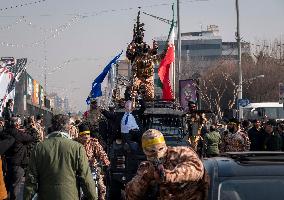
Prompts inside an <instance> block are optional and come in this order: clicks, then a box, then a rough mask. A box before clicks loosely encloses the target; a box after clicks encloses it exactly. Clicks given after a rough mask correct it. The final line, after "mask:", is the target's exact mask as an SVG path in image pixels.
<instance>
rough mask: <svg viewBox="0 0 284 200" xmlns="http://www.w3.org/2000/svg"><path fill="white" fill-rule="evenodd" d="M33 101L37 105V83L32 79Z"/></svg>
mask: <svg viewBox="0 0 284 200" xmlns="http://www.w3.org/2000/svg"><path fill="white" fill-rule="evenodd" d="M33 103H34V104H37V105H39V84H38V82H37V81H36V80H33Z"/></svg>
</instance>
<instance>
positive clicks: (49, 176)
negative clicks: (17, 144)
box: [24, 132, 97, 200]
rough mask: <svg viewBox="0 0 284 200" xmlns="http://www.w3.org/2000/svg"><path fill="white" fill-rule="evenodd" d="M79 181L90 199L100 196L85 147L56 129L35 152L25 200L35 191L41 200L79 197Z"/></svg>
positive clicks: (74, 198)
mask: <svg viewBox="0 0 284 200" xmlns="http://www.w3.org/2000/svg"><path fill="white" fill-rule="evenodd" d="M79 183H80V186H81V188H82V190H83V192H84V194H85V195H86V196H87V199H90V200H96V199H97V192H96V185H95V182H94V181H93V178H92V175H91V171H90V167H89V163H88V159H87V156H86V152H85V149H84V147H83V146H82V145H81V144H79V143H78V142H75V141H72V140H70V139H69V138H68V135H67V134H66V133H62V132H53V133H51V134H50V135H49V137H48V139H46V140H44V141H43V142H42V143H39V144H37V146H36V147H35V150H34V152H33V153H32V155H31V160H30V163H29V167H28V170H27V174H26V182H25V188H24V200H31V199H32V197H33V196H34V195H35V193H38V199H39V200H78V199H79V187H78V184H79Z"/></svg>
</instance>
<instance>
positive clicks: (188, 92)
mask: <svg viewBox="0 0 284 200" xmlns="http://www.w3.org/2000/svg"><path fill="white" fill-rule="evenodd" d="M196 86H197V81H196V80H195V79H187V80H180V81H179V98H180V105H181V107H182V108H183V110H187V109H188V102H189V101H192V102H194V103H197V100H198V94H197V87H196Z"/></svg>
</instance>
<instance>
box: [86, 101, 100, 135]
mask: <svg viewBox="0 0 284 200" xmlns="http://www.w3.org/2000/svg"><path fill="white" fill-rule="evenodd" d="M101 119H102V113H101V109H100V107H99V106H98V103H97V100H95V99H94V100H93V101H92V102H91V105H90V110H89V111H87V112H85V113H84V120H85V122H86V123H87V124H88V126H89V127H90V130H91V133H92V134H94V133H95V134H98V130H99V123H100V120H101Z"/></svg>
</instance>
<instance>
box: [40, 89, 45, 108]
mask: <svg viewBox="0 0 284 200" xmlns="http://www.w3.org/2000/svg"><path fill="white" fill-rule="evenodd" d="M39 88H40V95H39V100H40V106H44V89H43V87H42V86H41V85H40V86H39Z"/></svg>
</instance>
